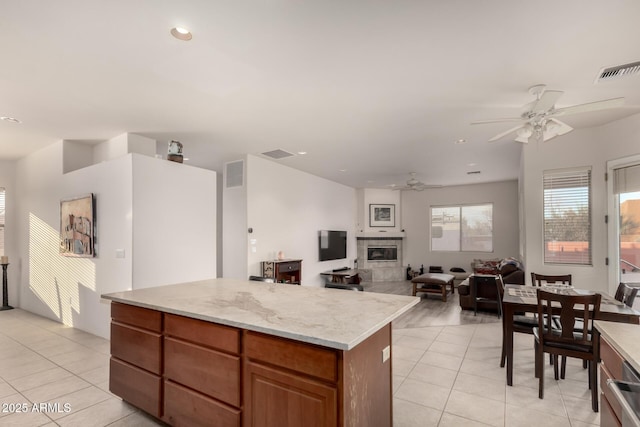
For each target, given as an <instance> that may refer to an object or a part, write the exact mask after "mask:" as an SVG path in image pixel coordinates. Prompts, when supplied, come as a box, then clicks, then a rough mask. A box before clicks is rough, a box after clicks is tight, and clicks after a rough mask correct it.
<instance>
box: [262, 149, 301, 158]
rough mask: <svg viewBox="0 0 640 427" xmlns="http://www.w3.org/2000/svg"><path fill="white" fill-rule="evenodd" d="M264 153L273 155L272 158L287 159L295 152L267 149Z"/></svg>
mask: <svg viewBox="0 0 640 427" xmlns="http://www.w3.org/2000/svg"><path fill="white" fill-rule="evenodd" d="M262 155H264V156H267V157H271V158H272V159H276V160H280V159H285V158H287V157H291V156H293V155H294V154H292V153H289V152H288V151H284V150H281V149H279V148H278V149H277V150H273V151H267V152H264V153H262Z"/></svg>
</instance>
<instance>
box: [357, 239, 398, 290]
mask: <svg viewBox="0 0 640 427" xmlns="http://www.w3.org/2000/svg"><path fill="white" fill-rule="evenodd" d="M372 234H373V233H372ZM380 234H383V233H380ZM380 234H378V233H375V234H374V235H370V236H357V243H358V268H359V269H360V270H362V271H363V272H367V274H370V275H371V276H370V277H371V279H370V280H372V281H374V282H386V281H401V280H404V279H405V276H406V272H405V271H404V268H403V267H402V239H403V237H404V236H403V235H396V236H389V235H380ZM389 234H391V233H389ZM398 234H399V233H398ZM365 280H369V279H365Z"/></svg>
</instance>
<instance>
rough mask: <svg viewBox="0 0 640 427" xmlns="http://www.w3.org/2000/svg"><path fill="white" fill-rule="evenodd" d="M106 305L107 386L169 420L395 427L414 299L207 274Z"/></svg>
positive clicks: (126, 295) (120, 297) (110, 296)
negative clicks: (402, 351) (403, 321)
mask: <svg viewBox="0 0 640 427" xmlns="http://www.w3.org/2000/svg"><path fill="white" fill-rule="evenodd" d="M103 298H106V299H108V300H111V301H112V304H111V313H112V316H111V317H112V323H111V363H110V377H109V388H110V390H111V392H112V393H114V394H116V395H118V396H120V397H121V398H122V399H123V400H125V401H127V402H129V403H131V404H133V405H134V406H136V407H138V408H140V409H142V410H144V411H146V412H147V413H149V414H151V415H153V416H154V417H156V418H158V419H160V420H162V421H164V422H167V423H169V424H171V425H176V426H179V425H188V426H195V425H216V426H240V425H242V426H278V427H280V426H287V425H289V426H298V425H305V426H327V427H329V426H372V425H375V426H391V424H392V410H391V407H392V398H391V395H392V384H391V321H392V320H394V319H395V318H397V317H398V316H399V315H401V314H402V313H404V312H406V311H407V310H409V309H410V308H411V307H412V306H413V305H415V304H417V303H418V301H419V299H418V298H415V297H410V296H401V295H387V294H376V293H367V292H352V291H344V290H337V289H325V288H312V287H304V286H302V287H299V286H290V285H284V284H269V283H262V282H248V281H241V280H233V279H212V280H206V281H200V282H191V283H184V284H176V285H170V286H161V287H157V288H148V289H141V290H134V291H128V292H117V293H113V294H108V295H103Z"/></svg>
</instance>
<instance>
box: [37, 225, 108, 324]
mask: <svg viewBox="0 0 640 427" xmlns="http://www.w3.org/2000/svg"><path fill="white" fill-rule="evenodd" d="M29 278H30V286H29V288H30V289H31V291H32V292H33V293H34V294H35V295H36V296H37V297H38V298H39V299H40V301H41V302H42V303H44V304H45V305H46V306H47V307H49V309H50V310H51V312H52V313H53V315H55V316H56V317H57V318H58V319H60V321H62V323H64V324H65V325H70V326H73V313H74V312H75V313H80V310H81V307H80V291H81V287H84V288H86V289H85V290H87V291H89V292H95V291H96V271H95V264H94V262H93V260H92V259H91V258H74V257H65V256H62V255H60V234H59V233H58V231H57V230H55V229H54V228H52V227H51V226H50V225H49V224H47V223H46V222H44V221H43V220H41V219H40V218H38V217H37V216H36V215H34V214H33V213H30V214H29Z"/></svg>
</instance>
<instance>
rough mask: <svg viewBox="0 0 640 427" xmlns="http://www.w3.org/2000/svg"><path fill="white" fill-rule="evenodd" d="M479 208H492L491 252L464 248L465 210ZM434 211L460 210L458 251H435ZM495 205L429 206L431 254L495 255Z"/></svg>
mask: <svg viewBox="0 0 640 427" xmlns="http://www.w3.org/2000/svg"><path fill="white" fill-rule="evenodd" d="M479 206H490V207H491V242H490V244H491V250H488V251H483V250H477V249H464V248H463V246H464V244H463V242H464V235H463V227H462V223H463V221H462V219H463V214H462V211H463V208H470V207H479ZM434 209H458V213H459V214H458V216H459V220H458V227H459V242H458V243H459V245H458V249H457V250H446V249H434V247H433V246H434V245H433V239H434V237H433V210H434ZM493 212H494V203H493V202H483V203H464V204H450V205H449V204H447V205H432V206H429V249H430V250H431V252H443V253H472V252H475V253H483V254H489V253H493V252H494V250H495V247H494V244H493V238H494V234H493V232H494V215H493Z"/></svg>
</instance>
